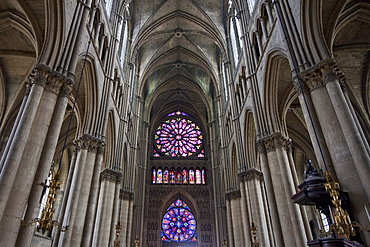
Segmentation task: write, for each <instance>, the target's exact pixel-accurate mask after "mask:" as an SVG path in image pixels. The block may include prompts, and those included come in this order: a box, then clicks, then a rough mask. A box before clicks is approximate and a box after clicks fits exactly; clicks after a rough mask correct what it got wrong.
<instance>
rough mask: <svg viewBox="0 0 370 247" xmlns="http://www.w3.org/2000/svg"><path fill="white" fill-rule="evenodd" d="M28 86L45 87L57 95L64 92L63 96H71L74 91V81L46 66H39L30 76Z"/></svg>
mask: <svg viewBox="0 0 370 247" xmlns="http://www.w3.org/2000/svg"><path fill="white" fill-rule="evenodd" d="M26 84H28V85H32V84H38V85H41V86H43V87H44V88H45V90H48V91H51V92H53V93H55V94H59V93H60V92H61V91H62V92H63V95H68V96H69V94H70V92H71V91H72V85H73V81H72V80H71V79H70V78H68V77H67V76H65V75H63V74H60V73H58V72H57V71H55V70H52V69H51V68H50V67H48V66H46V65H44V64H37V65H36V66H35V68H34V69H33V71H32V72H31V74H30V75H29V76H28V81H27V82H26ZM27 91H28V90H26V93H27Z"/></svg>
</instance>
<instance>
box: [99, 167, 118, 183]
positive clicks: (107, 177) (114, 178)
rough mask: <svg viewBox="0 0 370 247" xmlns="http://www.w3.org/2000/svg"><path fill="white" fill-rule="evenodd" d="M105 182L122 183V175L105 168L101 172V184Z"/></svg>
mask: <svg viewBox="0 0 370 247" xmlns="http://www.w3.org/2000/svg"><path fill="white" fill-rule="evenodd" d="M103 181H110V182H121V181H122V173H121V172H118V171H116V170H113V169H110V168H105V169H104V170H103V171H101V172H100V182H103Z"/></svg>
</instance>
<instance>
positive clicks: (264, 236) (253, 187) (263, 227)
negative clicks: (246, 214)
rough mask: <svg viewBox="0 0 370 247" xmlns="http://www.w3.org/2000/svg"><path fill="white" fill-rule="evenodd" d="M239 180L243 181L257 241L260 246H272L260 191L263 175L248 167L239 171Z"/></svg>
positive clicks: (249, 223)
mask: <svg viewBox="0 0 370 247" xmlns="http://www.w3.org/2000/svg"><path fill="white" fill-rule="evenodd" d="M238 176H239V181H241V182H242V183H243V186H244V187H245V190H246V191H247V193H246V202H248V204H250V209H249V210H250V214H251V217H252V218H251V219H250V221H252V220H253V222H254V223H255V225H256V227H257V237H258V238H257V241H258V243H259V244H260V245H261V246H273V245H272V243H270V239H269V226H268V225H269V222H268V221H267V218H266V215H267V214H266V211H265V204H264V203H263V196H262V191H261V183H263V175H262V173H261V172H260V171H258V170H256V169H249V170H247V171H245V172H242V173H239V175H238ZM248 226H249V229H248V230H249V232H248V234H249V235H250V234H251V231H250V226H251V222H248Z"/></svg>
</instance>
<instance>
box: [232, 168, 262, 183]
mask: <svg viewBox="0 0 370 247" xmlns="http://www.w3.org/2000/svg"><path fill="white" fill-rule="evenodd" d="M238 177H239V182H243V181H251V180H258V181H263V173H262V172H261V171H259V170H257V169H255V168H252V169H249V170H246V171H243V172H240V173H239V174H238Z"/></svg>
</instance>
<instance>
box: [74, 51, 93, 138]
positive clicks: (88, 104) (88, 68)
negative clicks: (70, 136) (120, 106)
mask: <svg viewBox="0 0 370 247" xmlns="http://www.w3.org/2000/svg"><path fill="white" fill-rule="evenodd" d="M85 59H86V61H85ZM92 62H93V59H92V57H87V58H82V59H81V60H79V62H78V63H77V67H76V72H75V78H76V79H75V83H74V85H73V90H72V94H71V97H72V99H71V100H72V101H74V100H76V111H77V113H79V114H78V115H77V116H78V119H80V121H81V122H80V125H79V128H78V134H80V135H81V134H91V135H95V133H96V132H97V131H98V129H97V126H96V124H97V123H96V121H95V120H94V119H96V118H97V116H98V114H100V112H99V108H98V100H99V97H98V92H99V90H98V88H97V84H96V83H95V82H96V80H97V76H96V72H95V68H94V66H93V63H92ZM84 63H85V65H84ZM82 70H83V71H82ZM81 73H83V74H82V78H81ZM80 80H81V82H80ZM79 82H80V85H78V84H79ZM78 86H79V88H78ZM77 89H78V91H77ZM76 95H77V99H76V98H75V97H76Z"/></svg>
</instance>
